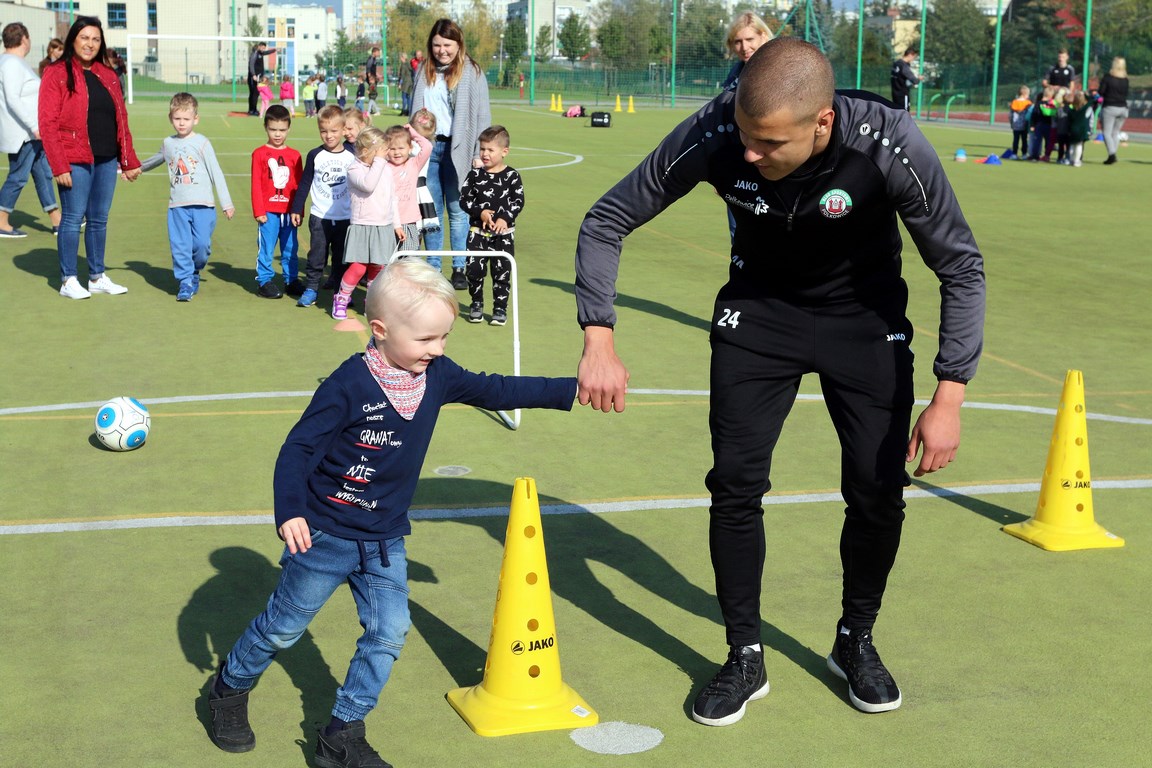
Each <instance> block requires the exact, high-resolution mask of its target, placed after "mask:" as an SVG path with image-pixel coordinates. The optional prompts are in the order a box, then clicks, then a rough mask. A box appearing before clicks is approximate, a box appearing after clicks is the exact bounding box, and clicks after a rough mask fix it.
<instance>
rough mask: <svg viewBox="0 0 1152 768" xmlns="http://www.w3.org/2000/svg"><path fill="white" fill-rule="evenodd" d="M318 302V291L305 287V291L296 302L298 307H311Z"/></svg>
mask: <svg viewBox="0 0 1152 768" xmlns="http://www.w3.org/2000/svg"><path fill="white" fill-rule="evenodd" d="M315 303H316V291H315V290H313V289H312V288H305V289H304V293H302V294H300V300H299V301H297V302H296V306H298V307H310V306H312V305H313V304H315Z"/></svg>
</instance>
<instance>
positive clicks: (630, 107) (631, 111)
mask: <svg viewBox="0 0 1152 768" xmlns="http://www.w3.org/2000/svg"><path fill="white" fill-rule="evenodd" d="M635 113H636V106H635V105H634V104H633V103H632V97H631V96H629V97H628V114H630V115H632V114H635Z"/></svg>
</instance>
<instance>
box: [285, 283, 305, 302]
mask: <svg viewBox="0 0 1152 768" xmlns="http://www.w3.org/2000/svg"><path fill="white" fill-rule="evenodd" d="M284 293H286V294H288V295H289V296H291V297H292V298H294V299H298V298H300V297H301V296H303V295H304V283H302V282H300V281H299V280H293V281H292V282H290V283H288V285H286V286H284Z"/></svg>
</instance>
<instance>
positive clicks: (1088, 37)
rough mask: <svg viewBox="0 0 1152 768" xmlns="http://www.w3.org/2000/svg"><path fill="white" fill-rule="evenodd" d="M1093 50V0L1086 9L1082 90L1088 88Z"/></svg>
mask: <svg viewBox="0 0 1152 768" xmlns="http://www.w3.org/2000/svg"><path fill="white" fill-rule="evenodd" d="M1090 50H1092V0H1088V8H1087V9H1086V10H1085V11H1084V69H1083V70H1081V75H1080V77H1081V80H1080V90H1082V91H1087V90H1088V59H1089V56H1088V52H1089V51H1090Z"/></svg>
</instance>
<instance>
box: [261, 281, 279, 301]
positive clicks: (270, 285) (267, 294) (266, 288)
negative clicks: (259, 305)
mask: <svg viewBox="0 0 1152 768" xmlns="http://www.w3.org/2000/svg"><path fill="white" fill-rule="evenodd" d="M256 295H257V296H260V297H261V298H264V299H278V298H280V297H281V296H283V295H284V294H282V293H280V289H279V288H277V287H276V283H274V282H272V281H271V280H269V281H268V282H266V283H261V284H260V287H259V288H257V289H256Z"/></svg>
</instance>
